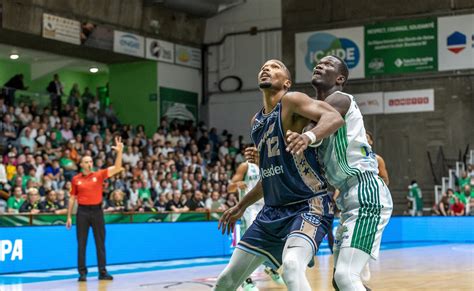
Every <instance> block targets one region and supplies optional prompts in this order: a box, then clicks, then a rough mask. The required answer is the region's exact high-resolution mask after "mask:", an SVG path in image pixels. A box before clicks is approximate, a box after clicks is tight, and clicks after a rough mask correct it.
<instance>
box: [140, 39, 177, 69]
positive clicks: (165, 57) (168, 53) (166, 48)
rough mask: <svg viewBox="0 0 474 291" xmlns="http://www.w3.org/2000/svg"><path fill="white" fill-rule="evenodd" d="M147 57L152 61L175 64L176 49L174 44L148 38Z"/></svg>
mask: <svg viewBox="0 0 474 291" xmlns="http://www.w3.org/2000/svg"><path fill="white" fill-rule="evenodd" d="M145 57H146V58H147V59H150V60H156V61H161V62H167V63H173V62H174V47H173V43H171V42H167V41H163V40H159V39H153V38H146V54H145Z"/></svg>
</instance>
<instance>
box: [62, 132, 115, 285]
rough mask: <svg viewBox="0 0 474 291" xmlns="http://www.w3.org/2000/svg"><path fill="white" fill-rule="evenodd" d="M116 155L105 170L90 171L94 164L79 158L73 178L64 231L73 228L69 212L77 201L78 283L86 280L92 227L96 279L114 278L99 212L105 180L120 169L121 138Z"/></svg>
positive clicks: (88, 159)
mask: <svg viewBox="0 0 474 291" xmlns="http://www.w3.org/2000/svg"><path fill="white" fill-rule="evenodd" d="M112 148H113V149H114V150H115V151H116V152H117V157H116V159H115V164H114V165H113V166H112V167H109V168H108V169H105V170H99V171H97V172H92V167H93V162H92V158H91V157H90V156H84V157H82V159H81V164H80V165H81V170H82V171H81V173H80V174H77V175H76V176H74V178H72V189H71V197H70V199H69V207H68V211H67V222H66V228H67V229H70V228H71V225H72V219H71V214H72V209H73V207H74V203H75V202H76V200H77V202H78V204H79V207H78V208H77V215H76V234H77V244H78V246H79V248H78V254H77V264H78V266H77V268H78V270H79V275H80V276H79V281H81V282H83V281H87V267H86V244H87V236H88V235H89V227H92V231H93V233H94V240H95V245H96V251H97V261H98V262H97V263H98V264H97V265H98V267H99V280H113V277H112V276H111V275H110V274H109V273H108V272H107V270H106V269H105V222H104V214H103V212H102V184H103V182H104V180H105V179H107V178H109V177H112V176H113V175H115V174H117V173H119V172H120V171H121V170H122V151H123V144H122V139H121V138H120V137H116V138H115V146H113V147H112Z"/></svg>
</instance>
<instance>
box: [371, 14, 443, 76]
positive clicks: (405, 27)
mask: <svg viewBox="0 0 474 291" xmlns="http://www.w3.org/2000/svg"><path fill="white" fill-rule="evenodd" d="M436 26H437V22H436V18H424V19H409V20H401V21H389V22H384V23H378V24H373V25H367V26H365V73H366V76H375V75H384V74H401V73H411V72H427V71H436V70H437V69H438V43H437V27H436Z"/></svg>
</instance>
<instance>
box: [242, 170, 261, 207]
mask: <svg viewBox="0 0 474 291" xmlns="http://www.w3.org/2000/svg"><path fill="white" fill-rule="evenodd" d="M247 164H248V167H247V173H245V177H244V183H245V185H247V188H246V189H245V190H239V195H240V197H239V198H240V199H242V197H244V195H246V194H247V193H248V192H250V190H252V189H253V187H255V185H257V183H258V181H260V169H259V167H258V166H257V165H256V164H253V163H247ZM256 204H263V199H260V200H259V201H257V202H256Z"/></svg>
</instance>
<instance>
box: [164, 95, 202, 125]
mask: <svg viewBox="0 0 474 291" xmlns="http://www.w3.org/2000/svg"><path fill="white" fill-rule="evenodd" d="M160 113H161V115H160V116H161V117H163V116H167V117H168V120H169V121H171V120H173V119H178V120H192V121H194V122H197V120H198V94H197V93H195V92H189V91H183V90H178V89H173V88H166V87H160Z"/></svg>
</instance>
